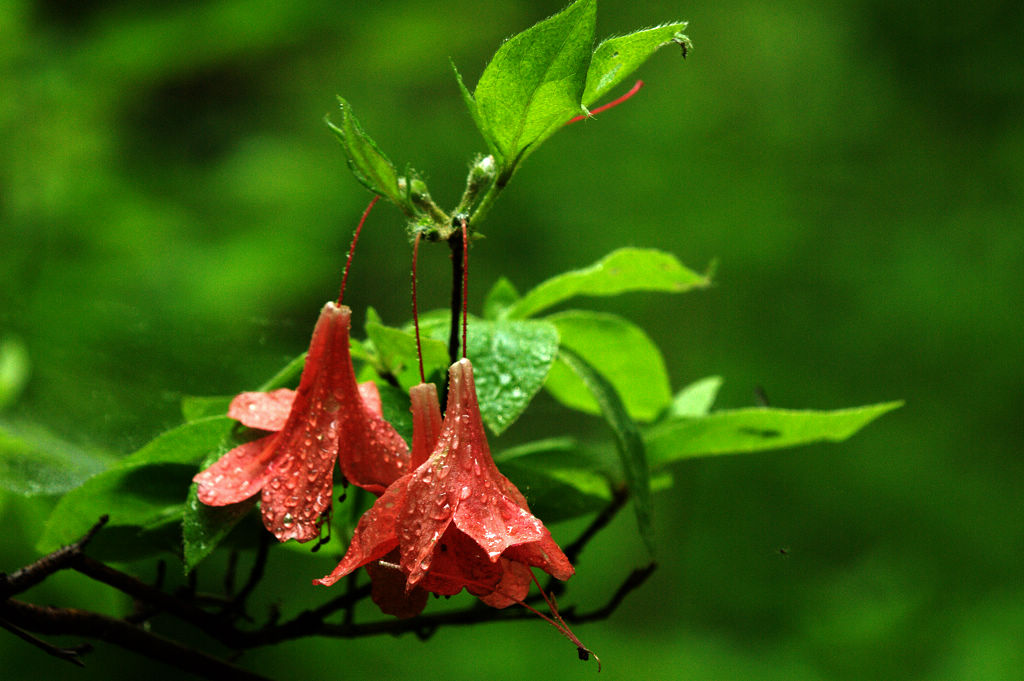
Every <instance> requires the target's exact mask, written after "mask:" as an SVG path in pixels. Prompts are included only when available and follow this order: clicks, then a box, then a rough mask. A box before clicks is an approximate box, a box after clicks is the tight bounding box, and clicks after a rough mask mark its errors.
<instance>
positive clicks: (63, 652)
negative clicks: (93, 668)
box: [0, 618, 92, 667]
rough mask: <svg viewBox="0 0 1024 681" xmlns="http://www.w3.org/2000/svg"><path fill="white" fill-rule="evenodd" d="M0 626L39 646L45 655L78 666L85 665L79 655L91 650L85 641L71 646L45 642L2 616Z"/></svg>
mask: <svg viewBox="0 0 1024 681" xmlns="http://www.w3.org/2000/svg"><path fill="white" fill-rule="evenodd" d="M0 627H3V628H4V629H6V630H7V631H9V632H11V633H12V634H14V635H15V636H17V637H18V638H20V639H21V640H23V641H27V642H28V643H31V644H32V645H34V646H35V647H36V648H39V649H40V650H42V651H43V652H45V653H46V654H47V655H53V656H54V657H56V658H59V659H61V660H67V661H68V662H70V663H71V664H74V665H78V666H79V667H84V666H85V663H84V662H82V659H81V657H79V656H80V655H84V654H85V653H88V652H90V651H91V650H92V646H90V645H89V644H87V643H83V644H82V645H77V646H74V647H72V648H58V647H57V646H55V645H51V644H49V643H47V642H46V641H44V640H42V639H41V638H36V637H35V636H33V635H32V634H30V633H28V632H27V631H25V630H24V629H21V628H20V627H16V626H14V625H13V624H11V623H10V622H8V621H7V620H5V619H3V618H0Z"/></svg>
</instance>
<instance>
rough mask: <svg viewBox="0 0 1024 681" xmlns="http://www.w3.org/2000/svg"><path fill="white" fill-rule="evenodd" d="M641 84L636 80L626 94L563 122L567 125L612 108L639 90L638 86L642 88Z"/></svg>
mask: <svg viewBox="0 0 1024 681" xmlns="http://www.w3.org/2000/svg"><path fill="white" fill-rule="evenodd" d="M643 86H644V82H643V81H642V80H638V81H637V82H636V83H635V84H634V85H633V87H631V88H630V89H629V92H627V93H626V94H624V95H622V96H621V97H619V98H618V99H613V100H612V101H610V102H608V103H607V104H602V105H601V106H599V107H597V108H596V109H594V110H593V111H591V112H590V115H589V116H588V115H587V114H580V115H579V116H576V117H575V118H572V119H569V120H568V121H566V123H565V124H566V125H569V124H571V123H575V122H577V121H582V120H583V119H584V118H592V117H593V116H596V115H597V114H599V113H601V112H602V111H607V110H608V109H610V108H612V107H613V106H618V105H619V104H622V103H623V102H624V101H626V100H627V99H629V98H630V97H632V96H633V95H635V94H636V93H637V92H639V91H640V88H642V87H643Z"/></svg>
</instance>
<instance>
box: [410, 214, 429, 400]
mask: <svg viewBox="0 0 1024 681" xmlns="http://www.w3.org/2000/svg"><path fill="white" fill-rule="evenodd" d="M419 252H420V233H419V232H416V238H415V239H414V240H413V242H412V326H413V329H415V331H416V359H417V360H419V363H420V383H426V382H427V377H426V376H425V375H424V374H423V347H422V346H421V345H420V315H419V308H418V306H417V303H416V260H417V258H418V257H419Z"/></svg>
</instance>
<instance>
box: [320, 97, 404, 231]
mask: <svg viewBox="0 0 1024 681" xmlns="http://www.w3.org/2000/svg"><path fill="white" fill-rule="evenodd" d="M338 106H339V107H340V108H341V122H340V124H339V125H334V124H333V123H332V122H331V121H330V120H328V119H325V122H326V123H327V125H328V127H330V129H331V130H332V131H333V132H334V134H335V135H337V137H338V139H339V140H340V141H341V145H342V147H343V148H344V149H345V156H346V158H347V159H348V167H349V169H350V170H351V171H352V174H353V175H355V176H356V179H357V180H359V181H360V182H361V183H362V184H363V185H364V186H365V187H366V188H367V189H369V190H370V191H372V192H374V193H375V194H380V195H381V196H384V197H386V198H388V199H390V200H391V201H392V202H393V203H395V204H396V205H398V207H399V208H401V209H402V210H403V211H407V212H411V208H409V203H408V201H407V197H406V196H405V192H403V191H402V190H401V189H400V188H399V186H398V173H397V172H396V171H395V166H394V164H393V163H391V160H390V159H389V158H388V157H387V156H385V155H384V152H382V151H381V150H380V147H378V146H377V143H376V142H374V141H373V140H372V139H370V136H369V135H367V134H366V132H365V131H364V130H363V126H362V125H360V123H359V120H358V119H357V118H356V116H355V114H354V113H352V106H351V105H350V104H349V103H348V102H346V101H345V100H344V99H343V98H341V97H338Z"/></svg>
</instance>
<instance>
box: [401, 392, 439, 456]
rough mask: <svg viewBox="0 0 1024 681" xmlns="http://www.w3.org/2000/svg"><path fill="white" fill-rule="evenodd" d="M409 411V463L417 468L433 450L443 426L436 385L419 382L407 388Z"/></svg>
mask: <svg viewBox="0 0 1024 681" xmlns="http://www.w3.org/2000/svg"><path fill="white" fill-rule="evenodd" d="M409 402H410V405H409V411H411V412H412V453H411V455H410V462H409V465H410V466H411V467H412V469H413V470H415V469H417V468H419V467H420V466H421V465H422V464H423V462H424V461H426V460H427V458H428V457H429V456H430V454H431V453H432V452H433V451H434V447H435V445H437V439H438V437H440V435H441V428H442V426H443V424H442V421H441V407H440V404H439V403H438V401H437V387H436V386H434V384H433V383H420V384H419V385H414V386H413V387H411V388H409Z"/></svg>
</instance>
